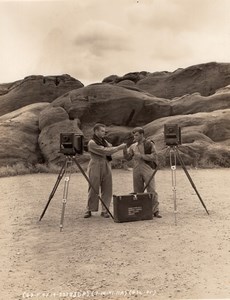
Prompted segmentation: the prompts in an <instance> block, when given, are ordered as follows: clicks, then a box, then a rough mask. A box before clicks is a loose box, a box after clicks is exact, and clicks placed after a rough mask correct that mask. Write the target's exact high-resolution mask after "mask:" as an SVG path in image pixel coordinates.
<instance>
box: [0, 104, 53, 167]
mask: <svg viewBox="0 0 230 300" xmlns="http://www.w3.org/2000/svg"><path fill="white" fill-rule="evenodd" d="M47 105H48V103H35V104H31V105H28V106H25V107H23V108H21V109H18V110H15V111H13V112H11V113H9V114H6V115H4V116H2V117H0V135H1V148H0V166H7V165H13V164H14V163H18V162H22V163H24V164H28V163H29V164H36V163H38V162H43V157H42V154H41V151H40V148H39V146H38V136H39V129H38V118H39V114H40V112H41V111H42V110H43V109H44V108H45V107H47Z"/></svg>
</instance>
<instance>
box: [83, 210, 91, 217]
mask: <svg viewBox="0 0 230 300" xmlns="http://www.w3.org/2000/svg"><path fill="white" fill-rule="evenodd" d="M91 215H92V214H91V211H86V212H85V214H84V218H90V217H91Z"/></svg>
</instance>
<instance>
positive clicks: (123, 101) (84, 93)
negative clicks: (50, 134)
mask: <svg viewBox="0 0 230 300" xmlns="http://www.w3.org/2000/svg"><path fill="white" fill-rule="evenodd" d="M51 106H53V107H62V108H64V109H65V111H66V112H67V113H68V115H69V118H70V119H76V118H77V119H80V121H81V122H82V123H84V124H85V123H87V124H93V123H95V122H103V123H105V124H106V125H119V126H131V127H132V126H136V125H144V124H146V123H147V122H150V121H152V120H155V119H157V118H161V117H164V116H168V115H169V114H170V109H171V108H170V101H169V100H167V99H160V98H156V97H154V96H152V95H150V94H148V93H145V92H140V91H138V90H135V89H132V88H129V89H127V88H124V87H121V86H114V85H111V84H106V83H105V84H93V85H89V86H87V87H84V88H80V89H77V90H73V91H70V92H69V93H68V94H66V95H63V96H61V97H59V98H58V99H56V100H55V101H53V102H52V103H51Z"/></svg>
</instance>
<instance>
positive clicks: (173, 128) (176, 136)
mask: <svg viewBox="0 0 230 300" xmlns="http://www.w3.org/2000/svg"><path fill="white" fill-rule="evenodd" d="M164 138H165V144H166V145H167V146H177V145H181V127H179V126H178V124H165V125H164Z"/></svg>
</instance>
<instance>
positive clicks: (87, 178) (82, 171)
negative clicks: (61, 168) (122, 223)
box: [73, 157, 114, 219]
mask: <svg viewBox="0 0 230 300" xmlns="http://www.w3.org/2000/svg"><path fill="white" fill-rule="evenodd" d="M73 159H74V161H75V163H76V165H77V166H78V168H79V170H80V171H81V173H82V175H83V176H84V177H85V179H86V181H87V182H88V184H89V185H90V187H91V188H92V190H93V191H94V193H95V194H96V195H97V197H98V198H99V200H100V201H101V203H102V204H103V205H104V207H105V209H106V211H107V212H108V214H109V215H110V217H111V218H112V219H114V217H113V215H112V214H111V212H110V210H109V209H108V207H107V206H106V205H105V203H104V201H103V200H102V198H101V197H100V195H99V194H98V193H97V191H96V189H95V188H94V186H93V185H92V183H91V182H90V180H89V177H88V176H87V175H86V174H85V171H84V170H83V169H82V167H81V165H80V164H79V162H78V161H77V160H76V158H75V157H74V158H73Z"/></svg>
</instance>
